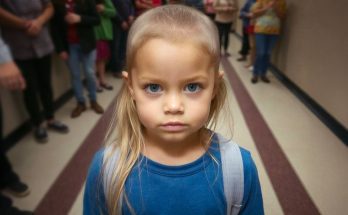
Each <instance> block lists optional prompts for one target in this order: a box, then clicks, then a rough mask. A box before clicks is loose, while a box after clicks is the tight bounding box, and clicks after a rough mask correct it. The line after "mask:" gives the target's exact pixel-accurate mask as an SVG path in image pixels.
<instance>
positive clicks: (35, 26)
mask: <svg viewBox="0 0 348 215" xmlns="http://www.w3.org/2000/svg"><path fill="white" fill-rule="evenodd" d="M41 30H42V23H41V22H39V21H38V20H36V19H34V20H30V21H29V23H28V26H27V29H26V33H27V34H28V35H30V36H37V35H38V34H39V33H40V32H41Z"/></svg>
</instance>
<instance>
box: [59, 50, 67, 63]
mask: <svg viewBox="0 0 348 215" xmlns="http://www.w3.org/2000/svg"><path fill="white" fill-rule="evenodd" d="M59 57H60V59H62V60H64V61H67V60H68V58H69V54H68V52H66V51H63V52H61V53H59Z"/></svg>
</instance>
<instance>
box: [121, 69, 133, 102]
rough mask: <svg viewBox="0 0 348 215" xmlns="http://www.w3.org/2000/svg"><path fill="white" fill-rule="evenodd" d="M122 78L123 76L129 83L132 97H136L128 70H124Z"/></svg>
mask: <svg viewBox="0 0 348 215" xmlns="http://www.w3.org/2000/svg"><path fill="white" fill-rule="evenodd" d="M122 78H123V81H124V82H125V83H126V84H127V87H128V90H129V92H130V93H131V96H132V99H134V90H133V87H132V82H131V78H130V77H129V75H128V72H127V71H123V72H122Z"/></svg>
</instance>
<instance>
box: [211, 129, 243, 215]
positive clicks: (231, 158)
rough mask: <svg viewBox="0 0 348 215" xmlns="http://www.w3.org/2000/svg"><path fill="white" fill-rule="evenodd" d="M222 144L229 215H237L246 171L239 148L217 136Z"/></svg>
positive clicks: (240, 204)
mask: <svg viewBox="0 0 348 215" xmlns="http://www.w3.org/2000/svg"><path fill="white" fill-rule="evenodd" d="M217 137H218V140H219V143H220V152H221V164H222V176H223V183H224V192H225V197H226V203H227V215H237V214H238V213H239V211H240V209H241V207H242V201H243V196H244V169H243V160H242V154H241V152H240V149H239V146H238V145H237V144H236V143H234V142H233V141H232V140H227V139H225V138H224V137H222V136H221V135H219V134H218V135H217Z"/></svg>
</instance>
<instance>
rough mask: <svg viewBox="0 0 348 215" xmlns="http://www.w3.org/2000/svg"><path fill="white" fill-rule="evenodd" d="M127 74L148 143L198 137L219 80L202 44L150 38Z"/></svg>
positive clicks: (187, 140)
mask: <svg viewBox="0 0 348 215" xmlns="http://www.w3.org/2000/svg"><path fill="white" fill-rule="evenodd" d="M124 76H125V77H126V80H127V81H128V84H129V89H130V91H131V94H132V97H133V99H134V101H135V104H136V108H137V113H138V116H139V119H140V122H141V123H142V125H143V126H144V137H145V143H146V142H151V143H157V144H163V143H168V142H172V143H181V144H184V143H189V142H191V144H192V141H199V139H198V138H199V135H198V131H199V130H200V129H201V128H202V127H203V126H204V125H205V124H206V123H207V119H208V116H209V111H210V104H211V100H212V99H213V97H214V83H215V81H216V79H217V78H216V73H215V71H214V66H213V65H212V63H211V59H210V57H209V55H207V54H205V53H204V51H203V50H202V49H201V48H200V47H197V46H195V45H192V43H188V42H186V43H185V42H183V43H172V42H168V41H166V40H163V39H151V40H149V41H148V42H146V43H145V44H144V45H143V46H142V47H141V48H140V49H139V50H138V51H137V53H136V56H135V62H134V67H133V69H132V71H131V76H130V77H128V74H127V73H124ZM221 77H222V73H221V74H220V75H219V77H218V78H221Z"/></svg>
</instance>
